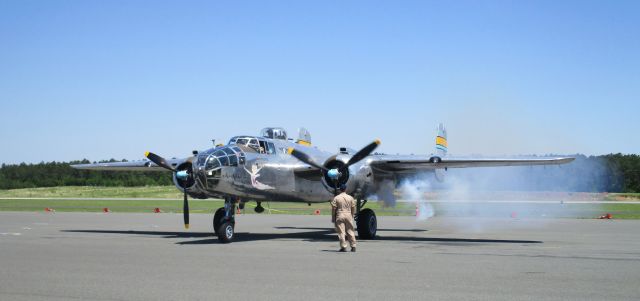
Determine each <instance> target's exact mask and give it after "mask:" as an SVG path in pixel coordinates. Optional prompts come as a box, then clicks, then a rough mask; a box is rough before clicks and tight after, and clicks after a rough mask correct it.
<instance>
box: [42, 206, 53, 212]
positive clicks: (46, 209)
mask: <svg viewBox="0 0 640 301" xmlns="http://www.w3.org/2000/svg"><path fill="white" fill-rule="evenodd" d="M44 212H55V210H53V209H52V208H49V207H47V208H44Z"/></svg>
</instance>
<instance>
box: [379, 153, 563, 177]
mask: <svg viewBox="0 0 640 301" xmlns="http://www.w3.org/2000/svg"><path fill="white" fill-rule="evenodd" d="M574 159H575V158H572V157H542V158H465V157H458V158H457V157H444V158H439V157H423V156H414V157H399V156H398V157H391V156H380V157H373V158H372V159H371V161H369V165H370V166H371V168H372V169H373V170H378V171H381V172H393V173H412V172H420V171H427V170H434V169H445V168H467V167H499V166H533V165H559V164H566V163H569V162H571V161H573V160H574Z"/></svg>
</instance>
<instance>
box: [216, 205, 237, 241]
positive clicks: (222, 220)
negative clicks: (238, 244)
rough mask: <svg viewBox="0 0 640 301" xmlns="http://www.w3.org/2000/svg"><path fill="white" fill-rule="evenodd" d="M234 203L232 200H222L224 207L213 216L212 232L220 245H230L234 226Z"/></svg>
mask: <svg viewBox="0 0 640 301" xmlns="http://www.w3.org/2000/svg"><path fill="white" fill-rule="evenodd" d="M235 215H236V203H235V201H234V200H233V199H232V198H225V199H224V207H222V208H219V209H218V210H216V213H215V214H214V215H213V230H214V231H215V232H216V234H217V235H218V240H219V241H220V242H222V243H230V242H231V241H232V240H233V238H234V236H235V232H234V228H235V226H236V220H235Z"/></svg>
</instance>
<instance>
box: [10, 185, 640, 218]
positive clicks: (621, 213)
mask: <svg viewBox="0 0 640 301" xmlns="http://www.w3.org/2000/svg"><path fill="white" fill-rule="evenodd" d="M595 196H599V195H595ZM603 196H604V195H603ZM486 197H487V196H483V198H486ZM534 197H535V195H534ZM538 197H539V196H538ZM580 197H582V196H580ZM0 198H5V199H0V211H44V209H45V208H52V209H54V210H56V211H57V212H101V211H102V210H103V208H109V210H110V211H112V212H153V210H154V208H160V209H161V210H162V211H163V212H176V213H178V212H182V200H181V199H182V194H181V193H180V192H179V191H178V190H177V189H176V188H175V187H173V186H150V187H51V188H33V189H14V190H0ZM20 198H43V199H20ZM95 198H98V199H95ZM99 198H106V199H99ZM602 199H605V200H610V201H611V203H607V204H560V202H558V203H554V204H535V205H532V204H513V203H508V204H497V203H486V204H484V203H476V204H474V205H469V204H464V203H462V204H456V203H433V207H434V211H435V213H436V215H438V216H491V217H509V216H512V215H514V214H515V215H516V216H517V217H523V218H524V217H570V218H597V217H598V216H601V215H603V214H606V213H611V214H612V215H613V217H614V218H616V219H640V202H638V204H619V203H616V201H621V200H624V201H630V200H631V201H633V200H640V194H607V195H606V196H604V197H603V198H602ZM382 205H383V204H382V203H378V202H369V203H368V204H367V206H366V207H367V208H371V209H374V210H375V211H376V214H377V215H380V216H411V215H415V205H414V204H413V203H398V204H397V205H396V207H394V208H385V207H383V206H382ZM222 206H223V201H222V200H215V199H211V200H195V199H192V200H190V201H189V207H190V211H191V212H193V213H211V212H214V211H215V210H216V209H218V208H220V207H222ZM255 206H256V203H255V202H249V203H247V204H246V208H245V210H244V213H245V214H253V213H254V211H253V208H254V207H255ZM263 206H264V207H265V209H267V213H269V212H270V213H271V214H296V215H311V214H314V213H315V211H316V210H320V214H322V215H328V214H330V212H331V211H330V209H331V208H330V206H329V204H328V203H320V204H311V206H309V205H307V204H306V203H280V202H264V203H263Z"/></svg>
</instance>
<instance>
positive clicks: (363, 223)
mask: <svg viewBox="0 0 640 301" xmlns="http://www.w3.org/2000/svg"><path fill="white" fill-rule="evenodd" d="M366 204H367V200H364V201H363V200H358V201H357V202H356V226H357V227H358V238H360V239H374V238H375V237H376V232H377V230H378V219H377V218H376V214H375V213H374V212H373V210H371V209H369V208H365V209H362V207H364V205H366Z"/></svg>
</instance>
